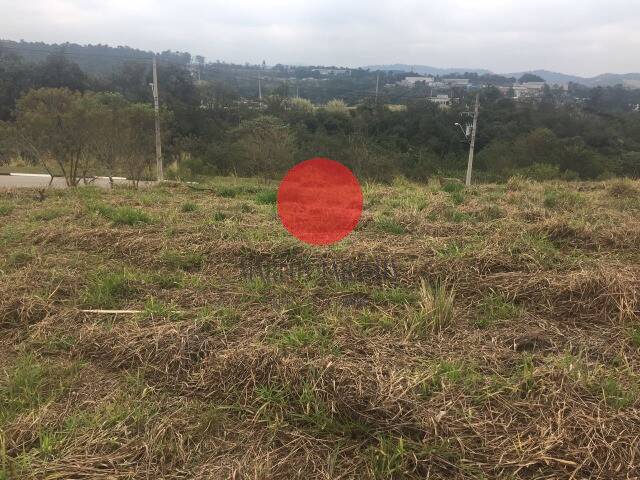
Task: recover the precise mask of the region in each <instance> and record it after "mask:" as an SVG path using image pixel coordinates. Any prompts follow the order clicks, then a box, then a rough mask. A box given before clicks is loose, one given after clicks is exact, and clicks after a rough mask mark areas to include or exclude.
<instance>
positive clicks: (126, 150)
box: [122, 103, 155, 187]
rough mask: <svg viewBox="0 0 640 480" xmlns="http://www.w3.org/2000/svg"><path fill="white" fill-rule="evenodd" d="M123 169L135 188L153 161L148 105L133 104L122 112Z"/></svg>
mask: <svg viewBox="0 0 640 480" xmlns="http://www.w3.org/2000/svg"><path fill="white" fill-rule="evenodd" d="M124 118H125V121H124V136H123V158H122V164H123V168H124V170H125V172H126V174H127V177H128V178H129V179H130V180H131V181H132V182H133V184H134V185H135V186H136V187H137V186H138V183H139V182H140V180H141V179H142V177H143V176H144V173H145V171H147V172H149V170H150V167H151V165H153V162H154V159H155V136H154V132H155V130H154V128H155V127H154V122H155V119H154V118H155V117H154V111H153V108H152V107H151V106H150V105H146V104H143V103H134V104H131V105H129V106H128V107H127V108H126V110H125V111H124Z"/></svg>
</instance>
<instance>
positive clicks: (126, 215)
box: [89, 204, 153, 225]
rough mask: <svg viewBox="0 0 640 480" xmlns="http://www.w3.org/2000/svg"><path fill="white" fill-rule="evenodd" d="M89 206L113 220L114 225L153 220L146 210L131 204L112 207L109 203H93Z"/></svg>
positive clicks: (134, 223)
mask: <svg viewBox="0 0 640 480" xmlns="http://www.w3.org/2000/svg"><path fill="white" fill-rule="evenodd" d="M89 208H90V209H91V210H93V211H95V212H98V213H99V214H100V215H102V216H103V217H105V218H108V219H109V220H111V221H112V222H113V224H114V225H138V224H145V223H152V222H153V219H152V218H151V216H150V215H149V214H147V213H146V212H145V211H144V210H140V209H138V208H133V207H129V206H123V207H112V206H109V205H100V204H93V205H92V206H90V207H89Z"/></svg>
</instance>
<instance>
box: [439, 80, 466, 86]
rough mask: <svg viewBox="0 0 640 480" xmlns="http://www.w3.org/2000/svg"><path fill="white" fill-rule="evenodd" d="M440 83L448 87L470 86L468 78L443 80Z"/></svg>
mask: <svg viewBox="0 0 640 480" xmlns="http://www.w3.org/2000/svg"><path fill="white" fill-rule="evenodd" d="M441 82H442V83H446V84H447V85H449V86H450V87H467V86H469V84H470V80H469V79H468V78H443V79H442V80H441Z"/></svg>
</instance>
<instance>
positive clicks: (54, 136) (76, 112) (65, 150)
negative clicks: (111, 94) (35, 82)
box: [16, 88, 93, 186]
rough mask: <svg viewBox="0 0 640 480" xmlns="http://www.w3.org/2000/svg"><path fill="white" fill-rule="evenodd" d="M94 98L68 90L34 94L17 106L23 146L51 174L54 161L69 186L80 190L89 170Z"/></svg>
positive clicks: (61, 89) (26, 97) (34, 92)
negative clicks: (50, 168) (48, 161)
mask: <svg viewBox="0 0 640 480" xmlns="http://www.w3.org/2000/svg"><path fill="white" fill-rule="evenodd" d="M92 101H93V99H92V94H86V95H82V94H80V93H77V92H75V93H74V92H71V91H70V90H68V89H66V88H40V89H37V90H31V91H30V92H29V93H27V94H26V95H24V96H23V97H22V98H21V99H20V100H19V101H18V103H17V107H16V109H17V114H16V124H17V128H18V135H19V137H20V139H21V141H22V143H23V146H24V147H26V148H29V149H30V150H32V151H33V152H34V154H35V155H36V157H37V158H38V159H39V161H40V162H41V163H42V165H43V166H44V167H45V168H47V170H49V168H48V166H47V163H46V162H47V160H48V159H52V160H53V161H54V162H55V163H56V164H57V165H58V167H59V168H60V170H61V171H62V174H63V175H64V178H65V181H66V183H67V185H68V186H77V185H78V183H79V181H80V177H79V173H81V172H82V171H84V170H85V169H86V162H87V161H88V158H89V157H88V153H89V145H90V137H91V134H92V130H91V126H90V107H91V102H92Z"/></svg>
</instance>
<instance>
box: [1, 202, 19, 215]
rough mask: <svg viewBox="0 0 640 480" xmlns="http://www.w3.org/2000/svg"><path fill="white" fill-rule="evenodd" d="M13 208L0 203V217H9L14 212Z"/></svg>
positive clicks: (7, 204)
mask: <svg viewBox="0 0 640 480" xmlns="http://www.w3.org/2000/svg"><path fill="white" fill-rule="evenodd" d="M14 208H15V207H14V206H13V205H11V204H10V203H7V202H0V217H4V216H6V215H9V214H10V213H11V212H13V210H14Z"/></svg>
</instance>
